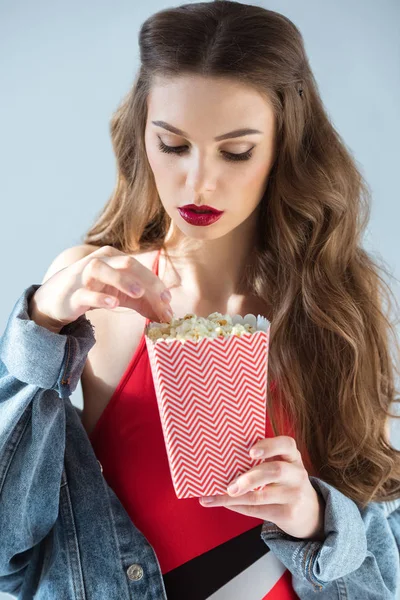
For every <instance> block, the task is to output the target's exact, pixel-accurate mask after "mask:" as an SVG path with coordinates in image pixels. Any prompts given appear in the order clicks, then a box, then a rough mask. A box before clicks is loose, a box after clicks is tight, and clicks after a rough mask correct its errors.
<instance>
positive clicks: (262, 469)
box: [227, 461, 304, 497]
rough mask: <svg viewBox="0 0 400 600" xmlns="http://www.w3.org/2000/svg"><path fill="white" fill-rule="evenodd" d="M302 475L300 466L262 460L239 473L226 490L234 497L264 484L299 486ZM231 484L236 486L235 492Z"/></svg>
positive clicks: (302, 471)
mask: <svg viewBox="0 0 400 600" xmlns="http://www.w3.org/2000/svg"><path fill="white" fill-rule="evenodd" d="M303 477H304V468H303V467H302V466H299V465H296V464H294V463H288V462H286V461H274V462H263V463H261V464H259V465H256V466H255V467H252V468H251V469H249V470H248V471H246V473H243V474H242V475H239V477H237V478H236V479H235V480H234V481H232V482H231V483H230V484H229V486H228V489H227V491H228V494H229V495H231V496H235V497H236V496H238V495H241V494H246V493H247V492H250V491H252V490H254V489H255V488H258V487H259V486H264V485H271V484H275V485H287V486H291V487H292V486H299V485H301V484H302V481H303ZM232 485H236V486H237V487H238V490H237V491H236V492H234V491H233V490H232V489H231V486H232Z"/></svg>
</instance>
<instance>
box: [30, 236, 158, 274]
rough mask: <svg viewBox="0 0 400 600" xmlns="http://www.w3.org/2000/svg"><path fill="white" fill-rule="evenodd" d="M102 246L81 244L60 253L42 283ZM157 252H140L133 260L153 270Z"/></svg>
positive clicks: (134, 255)
mask: <svg viewBox="0 0 400 600" xmlns="http://www.w3.org/2000/svg"><path fill="white" fill-rule="evenodd" d="M99 248H100V246H94V245H93V244H80V245H78V246H71V247H70V248H65V249H64V250H62V252H60V253H59V254H58V255H57V256H56V257H55V258H54V259H53V261H52V262H51V264H50V266H49V267H48V269H47V271H46V273H45V275H44V277H43V280H42V283H44V282H45V281H46V280H47V279H49V278H50V277H52V276H53V275H54V274H55V273H57V272H58V271H61V269H64V268H65V267H68V266H69V265H71V264H72V263H74V262H76V261H78V260H80V259H81V258H84V257H85V256H89V254H92V252H95V251H96V250H98V249H99ZM156 254H157V251H156V250H150V251H148V252H138V253H136V254H131V255H130V256H132V257H133V258H135V259H136V260H138V261H139V262H140V263H141V264H142V265H144V266H145V267H148V268H149V269H151V267H152V264H153V261H154V260H155V257H156Z"/></svg>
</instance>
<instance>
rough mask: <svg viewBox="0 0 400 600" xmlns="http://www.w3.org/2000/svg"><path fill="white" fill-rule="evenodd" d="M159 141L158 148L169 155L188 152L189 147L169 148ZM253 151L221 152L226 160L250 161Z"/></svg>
mask: <svg viewBox="0 0 400 600" xmlns="http://www.w3.org/2000/svg"><path fill="white" fill-rule="evenodd" d="M158 139H159V142H160V143H159V144H158V147H159V149H160V150H161V152H166V153H167V154H179V155H181V154H184V152H186V150H187V148H188V147H187V146H167V145H166V144H164V142H162V141H161V139H160V138H158ZM252 150H253V148H250V150H247V152H242V153H241V154H233V153H232V152H224V151H223V150H222V151H221V152H222V154H223V155H224V157H225V158H226V160H249V158H251V155H252V154H251V151H252Z"/></svg>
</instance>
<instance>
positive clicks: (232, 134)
mask: <svg viewBox="0 0 400 600" xmlns="http://www.w3.org/2000/svg"><path fill="white" fill-rule="evenodd" d="M152 123H153V125H157V126H158V127H162V128H163V129H167V130H168V131H170V132H171V133H176V134H177V135H181V136H182V137H185V138H188V137H189V136H188V134H187V133H185V132H184V131H182V130H181V129H178V128H177V127H174V126H173V125H170V124H169V123H166V122H165V121H152ZM251 133H263V132H262V131H259V130H258V129H250V128H242V129H235V130H234V131H229V132H228V133H223V134H222V135H217V137H215V138H214V140H215V141H216V142H219V141H221V140H227V139H230V138H235V137H241V136H243V135H249V134H251Z"/></svg>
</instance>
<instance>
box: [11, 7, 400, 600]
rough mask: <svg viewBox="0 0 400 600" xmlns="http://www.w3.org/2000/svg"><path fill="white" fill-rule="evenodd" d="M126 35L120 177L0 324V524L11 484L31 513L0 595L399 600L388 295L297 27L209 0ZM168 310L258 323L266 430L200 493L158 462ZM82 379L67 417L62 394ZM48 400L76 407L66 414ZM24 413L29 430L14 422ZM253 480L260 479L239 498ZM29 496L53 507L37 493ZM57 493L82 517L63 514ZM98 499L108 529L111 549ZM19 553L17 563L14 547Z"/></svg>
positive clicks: (348, 163)
mask: <svg viewBox="0 0 400 600" xmlns="http://www.w3.org/2000/svg"><path fill="white" fill-rule="evenodd" d="M139 44H140V52H141V66H140V71H139V73H138V75H137V78H136V81H135V83H134V86H133V87H132V89H131V90H130V92H129V93H128V94H127V96H126V98H125V99H124V100H123V102H122V104H121V106H120V107H119V108H118V110H117V112H116V114H115V116H114V118H113V120H112V126H111V135H112V141H113V146H114V150H115V154H116V158H117V166H118V181H117V185H116V189H115V192H114V194H113V195H112V197H111V199H110V200H109V202H108V204H107V206H106V207H105V209H104V211H103V212H102V214H101V215H100V217H99V219H98V220H97V222H96V223H95V225H94V226H93V227H92V228H91V230H90V231H89V232H88V233H87V235H86V236H85V238H84V240H83V242H84V244H83V245H82V246H79V247H77V248H72V249H68V251H65V252H64V253H62V255H60V256H59V257H57V259H56V260H55V261H54V262H53V263H52V265H51V267H50V269H49V270H48V272H47V273H46V276H45V278H44V281H43V282H42V284H41V285H40V286H38V285H33V286H30V288H28V289H27V290H26V292H25V294H24V295H23V297H22V298H21V299H20V301H19V302H17V304H16V307H15V308H14V311H13V313H12V315H11V317H10V321H9V324H8V328H7V329H6V333H5V335H4V336H3V338H2V345H1V350H2V354H1V358H2V361H3V364H4V366H5V369H3V372H1V374H2V380H1V388H0V391H1V394H2V398H7V402H6V403H4V404H3V405H1V404H0V407H1V410H3V411H4V412H3V413H2V412H0V418H1V417H6V416H7V417H8V421H7V427H5V429H4V432H3V434H2V438H1V441H2V442H3V440H4V444H2V447H3V448H4V449H3V450H2V454H1V455H0V458H2V457H3V455H4V457H7V461H6V459H4V461H5V462H6V464H7V465H8V467H9V468H8V474H7V477H6V479H5V482H6V485H5V492H6V494H5V503H4V504H3V508H2V509H1V510H0V518H1V521H0V525H4V526H5V524H6V523H10V522H11V523H12V524H13V527H15V525H14V523H15V517H16V514H15V513H16V512H20V510H22V509H20V508H18V510H17V508H16V507H17V506H18V501H17V500H16V498H15V497H14V495H13V491H12V490H15V489H19V490H21V488H22V493H23V497H24V507H25V510H26V507H28V509H29V511H28V512H29V515H30V518H31V519H33V520H34V521H35V523H36V524H37V523H40V527H36V529H35V528H34V527H33V526H32V524H31V525H30V527H26V526H25V525H24V526H22V525H20V526H19V528H18V533H19V535H18V536H17V539H18V540H19V544H17V543H15V542H14V539H15V535H11V528H10V527H9V531H10V533H9V534H8V536H6V542H5V548H6V550H5V551H3V553H2V554H0V556H1V557H2V558H1V560H0V566H1V567H2V568H1V570H0V573H1V575H2V577H1V578H0V589H4V590H5V591H10V592H16V591H18V592H21V591H24V592H25V594H26V595H25V596H22V597H26V598H27V597H31V596H28V594H31V595H33V592H34V591H35V592H36V593H37V594H38V595H37V596H35V597H38V598H47V597H48V598H50V597H56V596H57V597H61V590H62V591H63V593H65V589H64V588H63V587H62V586H66V585H68V584H67V583H66V582H65V579H66V577H67V579H68V580H69V581H72V582H73V584H74V586H72V585H71V587H70V588H68V592H69V593H70V596H68V597H74V598H75V597H78V593H79V592H78V588H79V586H82V589H84V590H86V593H87V596H82V597H88V598H89V597H90V598H92V597H93V598H96V599H97V598H101V599H103V598H114V597H115V598H117V597H118V598H130V597H135V598H137V597H143V598H145V597H146V598H148V597H153V598H160V597H163V598H164V597H165V594H166V595H167V597H168V598H208V597H211V596H212V597H213V598H215V599H216V600H218V598H223V597H227V596H228V595H229V597H230V598H243V597H244V595H246V597H251V598H286V597H287V598H289V597H296V596H298V597H300V598H311V597H313V594H314V591H319V592H322V594H323V597H325V598H339V597H343V593H346V594H347V596H346V597H348V598H356V597H363V598H378V597H379V598H395V594H396V592H397V591H398V583H397V574H398V571H399V568H398V544H399V538H400V534H399V529H400V527H399V522H400V511H399V503H398V499H399V498H400V485H399V479H400V459H399V452H398V451H397V450H395V449H394V448H393V447H392V446H391V444H390V442H389V436H388V427H387V425H388V416H389V415H390V412H389V408H390V405H391V404H392V403H393V402H395V401H398V400H397V399H396V397H395V393H396V389H395V387H394V364H393V363H392V359H391V357H390V353H389V342H388V334H389V332H390V331H392V332H393V329H392V327H391V324H390V322H389V320H388V318H387V317H386V316H385V314H384V312H383V309H382V300H383V294H384V293H385V292H386V293H387V292H388V288H387V287H385V284H384V281H383V279H381V277H380V275H379V269H378V267H377V265H375V264H374V262H373V261H372V259H371V258H370V257H369V256H368V254H367V253H366V252H365V251H364V250H363V249H362V248H361V247H360V241H361V233H362V231H363V229H364V228H365V226H366V222H367V216H368V208H369V207H368V204H367V202H366V201H367V200H368V188H367V185H366V183H365V182H364V181H363V179H362V176H361V174H360V173H359V171H358V170H357V168H356V165H355V162H354V159H353V158H352V157H351V155H350V153H349V152H348V151H347V149H346V147H345V145H344V143H343V141H342V140H341V138H340V136H339V135H338V133H337V132H336V131H335V129H334V127H333V125H332V124H331V123H330V121H329V118H328V117H327V115H326V112H325V110H324V107H323V105H322V101H321V99H320V96H319V94H318V90H317V85H316V82H315V79H314V77H313V74H312V72H311V70H310V66H309V63H308V60H307V57H306V54H305V50H304V45H303V40H302V37H301V34H300V32H299V31H298V29H297V28H296V27H295V26H294V24H293V23H292V22H291V21H290V20H289V19H287V18H286V17H284V16H283V15H281V14H279V13H276V12H273V11H269V10H266V9H263V8H261V7H257V6H251V5H243V4H240V3H237V2H227V1H216V2H205V3H194V4H189V5H183V6H181V7H177V8H172V9H167V10H164V11H161V12H159V13H157V14H155V15H153V16H151V17H150V18H149V19H147V21H146V22H145V23H144V24H143V26H142V28H141V30H140V36H139ZM245 130H246V131H245ZM188 205H189V206H188ZM190 205H191V206H190ZM206 209H207V210H208V211H209V212H207V213H206V214H205V215H204V214H203V215H200V214H199V212H200V211H201V212H204V211H205V210H206ZM132 284H134V285H136V289H132V290H129V288H130V286H131V285H132ZM167 290H168V291H169V294H168V291H167ZM107 296H108V297H110V296H111V298H112V300H113V301H114V303H113V304H111V305H109V308H107V305H106V304H105V298H106V297H107ZM168 309H169V312H168ZM89 310H90V311H91V314H90V319H91V321H88V319H86V317H85V312H88V311H89ZM171 310H172V311H173V312H175V313H176V314H177V315H179V316H181V315H182V316H183V315H184V314H185V313H186V312H193V313H196V314H198V315H201V316H207V315H208V314H209V313H211V312H214V311H220V312H222V313H231V314H234V313H241V314H246V313H248V312H252V313H255V314H258V313H260V314H263V315H265V316H266V317H267V318H268V320H269V321H270V322H271V334H270V351H269V367H268V368H269V380H270V381H271V382H272V385H271V386H270V387H269V390H268V396H267V398H268V401H267V406H268V415H267V428H266V435H265V438H264V439H262V440H258V442H257V443H256V444H254V446H255V448H258V449H261V450H263V451H264V457H265V461H264V462H263V463H262V465H259V466H258V467H254V468H253V469H251V470H250V471H249V472H248V473H246V474H243V475H242V476H241V477H240V478H239V479H238V483H239V484H240V488H239V492H238V495H235V494H234V493H233V492H231V491H230V490H227V493H226V494H225V495H224V496H222V497H217V500H216V502H215V503H214V504H212V505H206V504H204V505H202V504H201V503H200V502H199V500H198V499H196V498H192V499H186V500H184V501H182V500H178V499H177V498H176V496H175V495H174V492H173V488H172V483H171V478H170V473H169V471H168V464H167V459H166V454H165V446H164V441H163V438H162V431H161V427H160V421H159V416H158V413H157V406H156V401H155V396H154V388H153V384H152V381H151V378H150V369H149V362H148V356H147V353H146V348H145V343H144V336H143V334H144V326H145V325H146V324H147V323H148V322H149V320H150V319H153V320H161V319H162V320H168V319H169V318H170V317H171V314H172V313H171ZM21 322H25V323H26V322H29V324H30V327H31V328H30V329H29V331H25V330H24V331H22V330H21V331H20V329H19V328H20V327H21ZM90 327H93V328H94V329H95V331H96V342H97V343H96V345H95V346H94V340H93V337H92V336H93V332H92V331H91V330H90ZM63 338H64V339H63ZM15 343H18V344H19V347H20V348H21V354H20V355H21V356H22V357H23V360H21V359H18V360H17V359H16V358H15V355H14V354H13V353H12V352H11V347H13V348H15ZM29 344H31V345H30V346H29ZM32 345H33V348H34V349H35V353H34V354H36V355H38V354H39V352H40V354H41V358H42V362H43V363H46V371H45V372H43V371H40V372H39V367H38V366H37V364H36V363H35V365H33V363H32ZM110 349H111V350H112V352H110ZM43 355H44V357H43ZM111 359H112V360H111ZM378 359H379V360H378ZM57 360H58V362H57ZM0 364H1V363H0ZM27 364H28V365H29V368H27ZM42 369H43V367H42ZM60 369H61V370H60ZM49 373H50V375H51V376H50V375H49ZM55 373H58V375H57V377H56V383H54V374H55ZM10 374H11V375H12V376H14V378H11V379H10ZM81 375H82V388H83V393H84V410H83V413H82V423H81V424H80V423H77V422H76V421H74V416H73V414H74V411H71V410H70V402H69V394H70V392H71V390H73V389H74V388H73V386H74V385H75V386H76V384H77V382H78V380H79V377H80V376H81ZM52 377H53V379H52ZM20 382H25V383H26V384H27V385H26V386H25V387H23V388H22V390H21V387H20V386H21V383H20ZM32 385H33V386H36V388H35V389H36V390H37V387H38V388H39V389H40V390H41V391H40V393H39V392H37V393H36V395H35V394H34V393H33V390H32ZM56 392H58V395H59V396H60V397H61V398H64V399H66V400H67V402H66V403H65V406H64V405H62V406H60V405H58V406H57V409H56V406H55V405H56V400H57V398H56ZM49 393H51V394H52V395H53V396H55V398H53V399H52V398H51V396H50V394H49ZM20 398H23V400H21V399H20ZM18 399H19V402H18ZM35 401H36V404H35ZM12 402H14V403H15V410H14V411H13V412H11V409H10V406H12V404H11V403H12ZM39 403H41V404H39ZM17 406H18V410H17ZM40 406H41V409H40V410H39V407H40ZM3 407H4V408H3ZM22 407H23V408H24V410H25V412H22ZM56 410H57V412H55V411H56ZM6 411H8V412H6ZM52 411H54V413H52ZM21 414H23V417H24V418H21ZM30 415H31V416H30ZM51 423H53V425H52V426H51ZM65 424H67V426H66V432H65ZM23 425H24V426H25V427H27V428H28V431H30V429H29V428H31V430H32V431H33V433H36V436H35V435H32V434H31V435H30V436H28V435H26V436H25V437H23V438H20V437H19V436H20V435H21V436H22V435H23V432H24V431H25V430H24V429H23V427H22V426H23ZM82 425H83V427H84V430H83V434H82V429H83V428H82ZM39 432H41V433H42V435H43V434H45V436H44V441H43V438H42V437H40V436H39ZM88 438H89V439H88ZM10 440H14V442H15V441H18V440H19V443H18V452H17V453H16V455H15V456H13V454H12V452H11V450H12V448H11V445H10V443H11V442H10ZM32 440H33V441H32ZM89 440H90V443H89ZM7 443H8V445H7ZM64 448H65V461H64V454H63V449H64ZM93 450H94V452H93ZM94 456H96V458H97V459H98V460H99V462H100V464H101V465H102V471H103V475H104V477H105V481H106V482H107V484H108V487H107V493H106V494H105V491H104V490H105V489H106V488H105V487H100V484H99V481H98V473H95V468H94V460H93V457H94ZM44 457H46V461H45V464H46V469H44V468H43V469H42V470H40V469H39V468H38V467H34V468H35V469H37V470H36V471H35V478H34V481H35V484H36V487H35V486H32V487H30V488H29V487H28V488H26V487H24V486H23V484H22V482H23V481H24V480H23V479H22V475H23V474H25V475H26V474H27V467H28V463H29V464H30V465H32V466H35V465H38V464H43V460H44ZM83 457H85V461H84V460H83ZM28 459H29V461H28ZM33 459H34V460H33ZM2 464H3V461H2ZM17 465H18V467H19V468H18V469H17ZM82 465H85V469H83V468H82ZM89 474H90V476H89ZM57 477H58V479H57ZM60 478H61V479H60ZM60 480H61V492H60V500H59V499H58V494H56V491H57V485H59V484H60ZM263 483H268V484H271V485H270V487H267V489H266V492H264V493H263V492H254V491H252V488H254V487H256V486H257V485H260V484H263ZM45 485H46V487H45ZM44 489H46V490H47V489H50V491H51V492H53V495H52V494H51V493H49V494H48V498H47V500H48V501H50V504H51V508H52V510H44V506H43V502H42V503H41V502H40V501H39V498H40V497H41V496H40V495H41V494H42V493H43V490H44ZM64 490H68V497H67V498H65V496H63V494H65V491H64ZM114 493H115V495H114ZM99 498H100V501H99ZM83 500H85V503H86V505H87V507H88V508H87V511H86V513H85V512H83V509H82V502H83ZM59 503H60V506H61V507H63V506H64V510H66V509H65V507H66V506H68V507H69V508H70V507H73V510H72V511H71V512H70V513H68V514H69V516H71V514H73V515H74V520H73V521H72V520H68V519H67V518H66V516H65V514H63V512H62V511H61V513H60V515H57V509H58V506H59ZM119 503H120V504H119ZM109 506H111V509H110V515H111V514H113V517H110V516H109V518H110V519H111V521H112V522H117V523H118V526H117V527H116V528H115V530H114V535H115V532H116V534H117V535H116V541H115V545H114V546H113V548H112V551H109V552H107V551H106V550H107V548H108V550H110V549H109V547H108V546H107V544H110V543H111V542H110V538H111V537H112V536H111V534H110V532H109V531H108V530H106V529H103V525H104V521H105V520H108V519H107V518H106V517H105V513H104V511H105V508H106V507H109ZM102 511H103V512H102ZM125 511H126V512H125ZM99 515H100V516H103V517H104V518H103V520H102V521H101V523H102V525H101V526H100V525H99V523H100V519H99ZM115 515H118V518H116V517H115ZM127 516H128V517H129V519H127ZM10 519H11V521H10ZM129 520H130V521H131V523H129V522H128V521H129ZM72 525H74V528H73V529H72ZM136 527H137V529H136ZM32 530H34V535H32ZM65 532H67V533H65ZM127 532H129V535H130V536H131V538H130V542H129V543H126V540H127V539H128V538H129V536H128V533H127ZM28 533H30V535H28ZM68 534H71V535H68ZM135 536H136V537H135ZM72 538H73V539H74V542H75V549H77V555H76V556H77V557H79V558H80V563H79V561H78V562H76V561H75V562H73V561H72V565H73V566H72V567H71V565H70V566H69V567H68V569H67V568H66V567H64V569H65V571H62V573H63V577H60V575H59V573H60V570H59V569H60V566H59V565H58V571H57V573H58V576H56V575H55V572H54V571H53V573H52V572H51V569H50V568H49V565H53V566H54V567H55V566H57V560H56V559H55V558H54V540H57V543H58V544H59V545H60V547H61V546H62V544H68V539H72ZM49 540H51V541H52V542H53V544H50V542H49ZM133 547H134V548H135V552H136V555H135V556H136V558H135V559H134V560H133V559H132V558H129V559H128V558H127V557H128V555H129V556H130V554H129V553H130V552H131V551H132V548H133ZM27 548H29V554H25V559H24V560H25V562H24V569H26V573H24V572H23V571H22V572H21V571H20V570H18V568H17V567H16V565H17V551H19V552H22V551H24V552H27ZM89 548H91V552H92V554H91V555H90V550H89ZM101 548H105V553H104V554H105V558H106V559H104V558H100V554H101V553H99V552H98V550H100V549H101ZM269 549H271V550H272V551H273V553H274V554H272V553H271V552H268V550H269ZM110 555H111V556H110ZM371 556H372V557H373V560H371ZM119 558H121V561H122V562H124V561H126V565H125V562H124V566H126V569H125V572H126V575H127V577H128V580H129V583H128V586H127V587H126V588H123V589H122V587H120V586H122V585H123V584H122V578H121V576H120V574H119V568H120V564H119V563H118V559H119ZM11 559H12V560H11ZM277 559H279V560H277ZM274 560H275V562H274ZM12 561H14V563H13V562H12ZM10 564H11V565H12V567H10ZM77 564H80V565H81V566H80V567H79V570H77V567H76V565H77ZM110 564H111V565H113V566H114V567H115V569H114V571H115V573H113V574H112V575H111V572H110V571H109V568H110ZM117 565H119V566H118V567H117ZM74 568H75V570H74ZM396 569H397V571H396ZM116 573H118V576H117V575H116ZM64 575H65V577H64ZM161 575H162V577H161ZM55 582H57V583H55ZM100 583H101V585H100ZM132 583H133V584H134V587H132ZM139 585H142V587H139ZM113 586H115V587H113ZM49 590H51V593H53V594H55V595H53V596H50V595H46V594H50V591H49ZM41 592H42V595H40V593H41ZM130 594H132V596H131V595H130ZM141 594H142V595H141ZM212 594H214V595H212ZM66 597H67V596H66ZM79 597H80V596H79Z"/></svg>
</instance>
